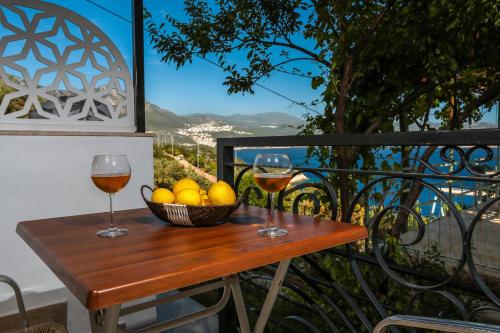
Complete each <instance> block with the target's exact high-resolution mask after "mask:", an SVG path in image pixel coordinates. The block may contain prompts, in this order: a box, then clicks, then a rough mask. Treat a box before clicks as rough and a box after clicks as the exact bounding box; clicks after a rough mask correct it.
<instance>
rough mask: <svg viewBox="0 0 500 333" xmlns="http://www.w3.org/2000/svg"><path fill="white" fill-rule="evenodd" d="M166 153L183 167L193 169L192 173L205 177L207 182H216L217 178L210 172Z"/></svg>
mask: <svg viewBox="0 0 500 333" xmlns="http://www.w3.org/2000/svg"><path fill="white" fill-rule="evenodd" d="M167 155H168V156H170V157H172V158H174V159H175V160H176V161H177V162H179V163H180V164H181V165H182V166H183V167H185V168H189V169H191V170H193V171H194V173H196V174H197V175H198V176H201V177H203V178H205V179H206V180H208V181H209V182H212V183H216V182H217V178H216V177H215V176H212V175H211V174H209V173H207V172H205V171H203V170H202V169H200V168H197V167H195V166H194V165H192V164H191V163H189V162H188V161H186V160H185V159H177V158H176V156H172V155H170V154H167Z"/></svg>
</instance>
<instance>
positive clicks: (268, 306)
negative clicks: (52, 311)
mask: <svg viewBox="0 0 500 333" xmlns="http://www.w3.org/2000/svg"><path fill="white" fill-rule="evenodd" d="M290 262H291V259H287V260H283V261H280V263H279V265H278V269H277V270H276V274H275V275H274V278H273V281H272V283H271V288H270V289H269V292H268V294H267V296H266V299H265V301H264V304H263V305H262V309H261V311H260V314H259V317H258V319H257V322H256V324H255V327H254V329H253V333H262V332H263V331H264V328H265V327H266V324H267V321H268V319H269V316H270V315H271V311H272V309H273V306H274V303H275V302H276V298H277V297H278V294H279V291H280V289H281V285H282V284H283V281H284V280H285V276H286V272H287V270H288V267H289V266H290ZM219 288H224V292H223V294H222V296H221V298H220V299H219V301H218V302H217V303H216V304H215V305H212V306H210V307H208V308H205V309H203V310H201V311H198V312H194V313H190V314H187V315H184V316H181V317H177V318H174V319H171V320H168V321H164V322H161V323H157V324H154V325H151V326H148V327H145V328H142V329H138V330H133V331H132V330H127V329H125V328H122V327H118V320H119V318H120V316H125V315H128V314H131V313H135V312H138V311H142V310H145V309H148V308H151V307H154V306H157V305H159V304H163V303H169V302H174V301H177V300H180V299H184V298H187V297H191V296H195V295H200V294H203V293H207V292H209V291H213V290H216V289H219ZM231 295H233V298H234V303H235V306H236V312H237V314H238V320H239V324H240V332H241V333H251V332H252V330H251V328H250V323H249V321H248V315H247V311H246V308H245V302H244V300H243V294H242V293H241V287H240V281H239V279H238V277H237V276H230V277H226V278H223V279H222V280H220V281H216V282H212V283H208V284H205V285H201V286H197V287H193V288H190V289H187V290H184V291H182V292H180V293H178V294H175V295H171V296H167V297H163V298H160V299H156V300H153V301H148V302H144V303H141V304H136V305H133V306H129V307H126V308H123V309H122V308H121V304H117V305H114V306H112V307H109V308H106V309H100V310H91V311H89V317H90V324H91V328H92V333H115V332H122V333H160V332H163V331H165V330H168V329H171V328H175V327H179V326H182V325H185V324H188V323H191V322H194V321H197V320H199V319H202V318H206V317H208V316H211V315H214V314H216V313H218V312H220V311H221V310H222V309H224V307H225V306H226V305H227V303H228V302H229V299H230V298H231Z"/></svg>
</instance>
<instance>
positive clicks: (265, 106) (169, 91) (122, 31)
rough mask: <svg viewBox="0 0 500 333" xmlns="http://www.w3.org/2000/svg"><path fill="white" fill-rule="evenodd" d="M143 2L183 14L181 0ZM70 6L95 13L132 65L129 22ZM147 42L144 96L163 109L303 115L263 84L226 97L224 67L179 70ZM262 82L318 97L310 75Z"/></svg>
mask: <svg viewBox="0 0 500 333" xmlns="http://www.w3.org/2000/svg"><path fill="white" fill-rule="evenodd" d="M51 2H53V3H57V4H61V5H65V4H66V5H67V3H68V2H67V1H63V0H52V1H51ZM96 2H97V3H99V4H100V5H102V6H104V7H106V8H108V9H110V10H112V11H114V12H115V13H118V14H120V15H122V16H124V17H126V18H129V19H130V18H131V15H132V13H131V6H129V5H128V4H127V5H124V3H126V2H127V1H126V0H120V1H105V0H96ZM144 4H145V6H146V7H147V8H148V9H149V10H150V11H151V12H152V13H153V15H154V16H155V17H157V18H158V19H160V18H162V17H163V16H164V14H165V13H167V12H168V13H171V14H172V15H175V16H176V17H179V16H180V15H182V5H183V1H182V0H173V1H166V0H165V1H158V0H145V1H144ZM71 9H73V10H75V11H77V12H80V13H92V15H86V17H87V18H88V19H89V20H91V21H92V22H93V23H95V24H96V25H98V26H99V27H100V28H101V29H102V30H103V31H104V32H105V33H106V34H108V35H109V36H110V37H111V39H112V40H113V41H114V42H115V43H116V45H117V47H118V48H119V49H120V50H121V51H122V53H123V55H124V56H125V58H126V60H127V62H128V64H129V67H130V68H132V44H131V40H132V31H131V25H130V24H129V23H128V22H126V21H124V20H122V19H120V18H117V17H115V16H113V15H111V14H109V13H107V12H105V11H103V10H102V9H99V8H97V7H95V6H94V5H92V4H90V3H88V2H86V1H84V0H77V1H72V6H71ZM145 44H146V45H145V46H146V47H145V80H146V99H147V100H148V101H150V102H152V103H154V104H156V105H158V106H160V107H162V108H165V109H168V110H170V111H173V112H175V113H178V114H189V113H200V112H203V113H216V114H225V115H228V114H235V113H244V114H254V113H257V112H273V111H280V112H287V113H291V114H294V115H296V116H302V115H303V114H304V113H305V110H304V109H303V108H302V107H300V106H297V105H294V104H293V103H291V102H289V101H287V100H285V99H283V98H282V97H279V96H276V95H274V94H272V93H269V92H267V91H265V90H263V89H261V88H259V87H256V88H255V94H254V95H250V94H245V95H241V94H238V95H228V94H227V91H226V88H225V86H223V85H222V82H223V81H224V78H225V76H226V74H225V73H224V72H223V71H222V70H221V69H220V68H218V67H216V66H215V65H212V64H210V63H207V62H205V61H203V60H201V59H194V61H193V63H192V64H187V65H186V66H184V67H182V68H180V69H179V70H177V69H176V67H175V66H174V65H172V64H165V63H162V62H161V61H160V57H159V56H158V55H157V54H156V52H155V50H153V49H152V48H151V47H150V46H149V39H148V35H147V33H146V34H145ZM260 83H261V84H263V85H265V86H266V87H268V88H271V89H273V90H276V91H277V92H279V93H281V94H283V95H286V96H289V97H292V98H293V99H294V100H297V101H300V102H302V101H304V102H310V101H312V100H313V99H314V98H316V97H317V95H318V93H317V92H315V91H312V89H311V87H310V82H309V79H305V78H300V77H292V76H290V75H286V74H279V73H278V74H276V75H273V77H271V78H269V79H263V80H262V81H260Z"/></svg>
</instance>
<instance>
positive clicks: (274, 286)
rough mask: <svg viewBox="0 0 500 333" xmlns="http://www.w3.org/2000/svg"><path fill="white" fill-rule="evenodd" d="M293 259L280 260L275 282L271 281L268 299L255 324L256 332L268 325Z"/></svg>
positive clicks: (260, 331)
mask: <svg viewBox="0 0 500 333" xmlns="http://www.w3.org/2000/svg"><path fill="white" fill-rule="evenodd" d="M291 261H292V259H287V260H283V261H280V263H279V265H278V269H277V270H276V274H275V275H274V278H273V282H272V283H271V288H269V292H268V293H267V296H266V300H265V301H264V304H263V305H262V309H261V310H260V314H259V318H258V319H257V323H256V324H255V328H254V333H262V332H264V328H265V327H266V324H267V321H268V319H269V316H270V315H271V311H272V309H273V306H274V302H275V301H276V298H277V297H278V293H279V291H280V288H281V285H282V284H283V281H284V280H285V275H286V272H287V271H288V267H289V266H290V262H291Z"/></svg>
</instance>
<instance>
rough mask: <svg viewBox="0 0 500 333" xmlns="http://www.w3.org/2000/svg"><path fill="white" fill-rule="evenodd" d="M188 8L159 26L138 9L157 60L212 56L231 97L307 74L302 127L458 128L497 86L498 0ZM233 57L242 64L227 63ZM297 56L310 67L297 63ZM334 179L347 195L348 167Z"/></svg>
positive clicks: (305, 1) (258, 2)
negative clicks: (272, 78) (276, 77)
mask: <svg viewBox="0 0 500 333" xmlns="http://www.w3.org/2000/svg"><path fill="white" fill-rule="evenodd" d="M184 8H185V14H186V21H185V22H181V21H179V20H177V19H175V18H174V17H172V16H170V15H167V16H166V17H165V22H163V23H161V24H157V23H156V22H155V21H154V20H153V18H152V16H151V15H148V14H147V15H146V17H147V20H148V22H147V27H148V29H149V31H150V37H151V43H152V45H153V47H155V48H156V50H157V51H158V52H159V54H160V55H161V56H162V59H163V61H165V62H170V63H174V64H175V65H176V66H178V67H180V66H184V65H185V64H187V63H189V62H191V61H192V60H193V57H195V56H198V57H211V58H215V59H216V61H217V63H218V65H219V66H220V67H221V68H222V69H223V70H224V71H226V72H227V74H228V76H227V77H226V80H225V81H224V85H226V86H227V89H228V92H229V93H244V92H249V93H253V86H254V84H255V83H256V82H257V81H258V80H259V79H261V78H262V77H267V76H269V75H271V74H272V73H273V72H274V71H280V72H285V73H289V74H291V75H301V76H305V77H308V78H309V79H310V80H311V88H312V89H319V90H320V91H321V98H320V99H319V100H317V101H313V102H312V103H313V104H315V105H318V106H321V107H322V109H323V111H322V112H321V114H319V115H317V114H307V115H306V118H307V120H308V123H307V125H306V126H305V127H304V128H303V133H304V134H312V133H317V132H318V131H319V132H321V133H348V132H351V133H379V132H392V131H395V130H396V128H395V125H399V130H400V131H408V130H409V128H410V126H415V127H417V128H418V129H419V130H421V131H423V130H429V129H430V128H431V124H430V120H431V115H432V113H434V116H435V118H436V119H438V120H439V121H440V122H441V125H440V128H442V129H460V128H462V126H463V125H464V124H465V123H467V122H470V121H474V120H477V119H479V118H480V117H481V116H482V113H483V112H484V111H485V110H487V109H488V108H489V107H491V106H492V103H493V102H494V101H496V100H498V96H499V93H500V57H498V54H500V53H499V52H500V1H499V0H456V1H450V0H433V1H402V0H382V1H365V0H363V1H361V0H359V1H356V0H351V1H349V0H338V1H334V0H216V1H215V3H213V4H212V5H210V4H209V3H208V2H207V1H205V0H186V1H185V7H184ZM236 53H239V54H244V55H245V56H246V62H245V63H243V64H239V63H233V62H231V61H230V60H228V59H229V58H230V57H228V56H229V55H233V54H236ZM304 63H307V67H308V68H309V67H311V65H314V69H313V70H309V71H304V70H301V67H304V66H303V65H304ZM410 149H411V148H405V150H404V151H403V154H402V156H403V157H402V158H403V161H402V163H401V164H402V165H403V166H404V165H406V164H405V163H407V162H406V160H405V159H406V157H407V156H408V154H409V150H410ZM433 149H434V148H428V149H427V150H424V151H423V152H421V154H422V155H421V157H422V158H428V157H429V156H430V155H432V153H433V152H434V151H433ZM320 153H321V154H322V155H323V156H322V157H323V160H324V161H326V162H328V164H330V165H329V166H334V167H338V168H351V167H353V166H354V165H355V163H356V162H357V159H358V156H359V154H362V155H363V156H365V157H366V159H365V160H366V161H367V162H365V163H368V162H370V161H372V162H373V159H370V158H368V157H369V153H370V152H369V151H368V150H367V151H364V150H362V149H361V148H356V147H355V148H350V147H343V148H342V147H341V148H337V149H336V151H335V152H333V154H334V158H333V159H329V158H328V157H329V156H325V155H324V152H320ZM365 166H367V167H369V165H365ZM338 181H339V189H340V199H341V203H347V202H349V197H350V187H351V190H352V182H350V180H349V177H348V176H347V175H346V174H341V175H340V176H339V179H338ZM350 185H351V186H350ZM419 193H420V189H419V187H418V185H414V187H413V188H412V190H411V192H410V193H409V194H408V195H406V196H405V199H404V200H405V201H407V203H412V202H413V203H414V201H415V200H416V198H417V197H418V195H419ZM341 207H342V215H343V216H345V215H346V210H347V205H346V204H342V205H341ZM397 232H398V230H397V228H396V230H395V233H397Z"/></svg>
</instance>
